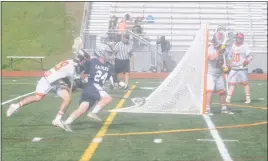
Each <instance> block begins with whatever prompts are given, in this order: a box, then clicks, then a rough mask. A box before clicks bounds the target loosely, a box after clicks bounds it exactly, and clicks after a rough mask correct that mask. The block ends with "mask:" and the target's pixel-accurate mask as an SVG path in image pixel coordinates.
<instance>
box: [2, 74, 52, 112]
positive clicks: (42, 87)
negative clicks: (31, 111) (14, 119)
mask: <svg viewBox="0 0 268 161" xmlns="http://www.w3.org/2000/svg"><path fill="white" fill-rule="evenodd" d="M50 89H51V85H50V84H49V83H48V81H47V80H46V79H45V78H43V77H42V78H41V79H40V80H39V82H38V84H37V86H36V92H35V94H34V95H32V96H28V97H26V98H24V99H22V100H21V101H19V102H17V103H15V104H11V105H10V106H9V108H8V110H7V113H6V115H7V117H10V116H11V115H12V114H13V113H14V112H15V111H17V110H18V109H19V108H20V107H23V106H25V105H27V104H30V103H33V102H38V101H40V100H41V99H42V98H43V97H44V96H45V95H46V94H47V93H48V92H49V90H50Z"/></svg>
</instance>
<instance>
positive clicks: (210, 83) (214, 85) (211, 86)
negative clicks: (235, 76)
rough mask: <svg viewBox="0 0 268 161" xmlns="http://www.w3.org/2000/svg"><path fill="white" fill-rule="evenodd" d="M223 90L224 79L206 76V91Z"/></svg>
mask: <svg viewBox="0 0 268 161" xmlns="http://www.w3.org/2000/svg"><path fill="white" fill-rule="evenodd" d="M224 90H225V84H224V79H223V76H222V75H212V74H207V91H208V92H214V91H216V92H219V91H224Z"/></svg>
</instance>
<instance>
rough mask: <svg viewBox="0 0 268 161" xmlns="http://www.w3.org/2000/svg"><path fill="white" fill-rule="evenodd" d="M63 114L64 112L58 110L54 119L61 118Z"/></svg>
mask: <svg viewBox="0 0 268 161" xmlns="http://www.w3.org/2000/svg"><path fill="white" fill-rule="evenodd" d="M63 114H64V112H62V111H59V112H58V114H57V116H56V120H61V118H62V115H63Z"/></svg>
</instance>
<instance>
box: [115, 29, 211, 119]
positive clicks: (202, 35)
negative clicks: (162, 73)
mask: <svg viewBox="0 0 268 161" xmlns="http://www.w3.org/2000/svg"><path fill="white" fill-rule="evenodd" d="M207 49H208V26H207V25H202V26H201V28H200V29H199V30H198V31H197V33H196V35H195V38H194V41H193V43H192V44H191V46H190V47H189V49H188V50H187V51H186V53H185V55H184V56H183V58H182V59H181V61H180V62H179V64H178V65H177V67H176V68H175V69H174V70H173V71H172V72H171V73H170V75H169V76H168V77H167V78H166V79H165V80H164V81H163V82H162V83H161V85H160V86H159V87H158V88H157V89H156V90H155V91H154V92H152V93H151V94H150V95H149V96H148V97H147V98H146V99H145V103H144V104H143V105H141V106H138V105H135V106H131V107H126V108H122V109H117V110H112V112H131V113H168V114H204V111H205V100H206V95H205V93H206V92H204V91H205V90H204V89H206V73H207Z"/></svg>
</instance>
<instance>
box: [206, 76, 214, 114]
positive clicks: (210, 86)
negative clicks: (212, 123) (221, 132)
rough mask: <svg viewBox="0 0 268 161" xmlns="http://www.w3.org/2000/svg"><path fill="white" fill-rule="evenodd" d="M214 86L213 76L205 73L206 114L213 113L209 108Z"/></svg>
mask: <svg viewBox="0 0 268 161" xmlns="http://www.w3.org/2000/svg"><path fill="white" fill-rule="evenodd" d="M214 88H215V78H214V76H213V75H211V74H207V90H206V92H207V100H206V101H207V102H206V114H207V115H213V114H212V112H211V109H210V105H211V99H212V94H213V91H214Z"/></svg>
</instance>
